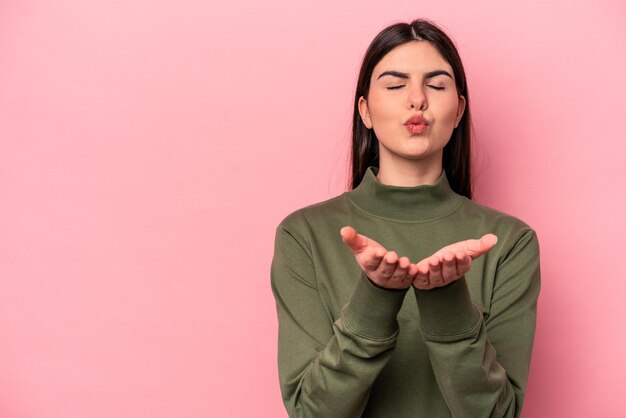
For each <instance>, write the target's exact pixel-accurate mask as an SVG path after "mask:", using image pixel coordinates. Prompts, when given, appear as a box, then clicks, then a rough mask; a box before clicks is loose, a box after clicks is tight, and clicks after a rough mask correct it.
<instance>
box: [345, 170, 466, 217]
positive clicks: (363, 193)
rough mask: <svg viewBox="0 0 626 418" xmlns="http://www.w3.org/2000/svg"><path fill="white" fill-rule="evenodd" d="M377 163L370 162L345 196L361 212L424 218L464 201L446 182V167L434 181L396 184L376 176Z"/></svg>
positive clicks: (440, 212)
mask: <svg viewBox="0 0 626 418" xmlns="http://www.w3.org/2000/svg"><path fill="white" fill-rule="evenodd" d="M378 174H379V169H378V167H374V166H369V167H368V168H367V170H366V172H365V175H364V176H363V179H362V180H361V182H360V183H359V185H358V186H357V187H356V188H355V189H353V190H352V191H350V192H349V194H348V197H349V198H350V199H351V200H352V202H353V203H354V204H355V205H356V206H358V207H359V208H361V209H362V210H363V211H364V212H366V213H368V214H370V215H374V216H379V217H383V218H386V219H391V220H398V221H404V222H425V221H431V220H434V219H439V218H441V217H444V216H447V215H449V214H450V213H452V212H453V211H455V210H456V209H458V208H459V206H460V205H461V204H462V203H463V202H464V201H465V198H464V197H463V196H461V195H458V194H456V193H455V192H454V191H453V190H452V189H451V188H450V184H449V183H448V179H447V177H446V172H445V170H442V171H441V173H440V176H439V177H438V178H437V179H436V180H435V182H434V183H433V184H421V185H418V186H396V185H388V184H384V183H382V182H380V181H378V179H377V175H378Z"/></svg>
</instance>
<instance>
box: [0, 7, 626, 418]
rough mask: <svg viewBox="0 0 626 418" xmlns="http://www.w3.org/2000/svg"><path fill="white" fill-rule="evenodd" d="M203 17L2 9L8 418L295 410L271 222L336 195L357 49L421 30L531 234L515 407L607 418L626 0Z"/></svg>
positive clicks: (506, 203)
mask: <svg viewBox="0 0 626 418" xmlns="http://www.w3.org/2000/svg"><path fill="white" fill-rule="evenodd" d="M211 3H212V2H207V1H199V0H198V1H187V2H183V3H174V2H171V1H154V0H150V1H148V0H127V1H124V2H83V1H79V0H75V1H68V0H55V1H42V0H31V1H18V0H3V2H2V4H1V5H0V295H1V297H2V301H1V302H0V416H2V417H9V418H35V417H36V418H40V417H45V418H73V417H91V418H99V417H148V416H149V417H153V418H161V417H207V416H208V417H252V416H254V417H286V413H285V412H284V409H283V406H282V403H281V398H280V393H279V389H278V379H277V369H276V337H277V323H276V312H275V305H274V300H273V297H272V294H271V291H270V284H269V266H270V262H271V256H272V251H273V238H274V231H275V227H276V225H277V223H278V222H279V221H280V220H281V219H282V218H283V217H284V216H285V215H286V214H287V213H289V212H291V211H293V210H295V209H297V208H299V207H302V206H304V205H307V204H310V203H314V202H317V201H320V200H324V199H327V198H329V197H332V196H335V195H337V194H339V193H342V192H343V191H344V190H345V189H344V188H343V186H344V184H345V178H346V177H345V174H346V161H347V153H348V134H349V129H350V120H351V106H352V95H353V89H354V85H355V83H356V76H357V72H358V68H359V64H360V59H361V57H362V55H363V53H364V52H365V49H366V48H367V45H368V44H369V42H370V41H371V39H372V38H373V37H374V36H375V34H376V33H378V31H380V30H381V29H382V28H383V27H385V26H387V25H389V24H391V23H395V22H398V21H410V20H411V19H413V18H416V17H428V18H431V19H433V20H435V21H436V22H438V23H440V24H441V25H442V26H443V27H444V28H445V29H446V30H447V31H448V33H449V34H450V35H451V36H452V37H453V38H454V39H455V41H456V43H457V45H458V47H459V50H460V53H461V56H462V58H463V60H464V64H465V67H466V72H467V76H468V79H469V91H470V98H471V101H472V111H473V117H474V127H475V131H476V134H477V136H476V146H475V148H474V149H475V152H476V154H477V160H476V166H475V167H476V172H477V174H478V176H479V177H478V182H477V184H476V189H477V200H478V201H479V202H481V203H483V204H487V205H489V206H492V207H495V208H498V209H500V210H503V211H505V212H508V213H510V214H513V215H515V216H518V217H520V218H521V219H523V220H525V221H526V222H528V223H529V224H530V225H532V226H533V227H534V228H535V229H536V230H537V232H538V236H539V239H540V245H541V252H542V253H541V254H542V266H541V267H542V273H543V274H542V276H543V288H542V293H541V296H540V300H539V320H538V328H537V335H536V343H535V349H534V353H533V359H532V368H531V375H530V381H529V390H528V394H527V401H526V407H525V413H524V417H525V418H543V417H568V418H570V417H585V418H586V417H617V416H624V415H623V407H622V406H621V402H619V401H622V400H623V395H624V393H626V385H625V383H624V375H626V363H625V362H624V360H623V358H624V353H626V326H624V319H626V303H625V302H624V300H625V295H626V284H625V283H626V278H625V277H624V274H623V273H622V272H621V270H622V268H623V265H624V263H623V261H624V260H625V259H626V257H625V255H626V254H624V253H625V251H626V250H625V248H624V245H623V238H624V236H625V235H626V221H625V219H624V218H625V216H624V214H625V213H626V203H625V196H624V189H625V187H624V184H623V181H624V179H625V178H626V168H625V165H626V161H625V158H624V153H625V152H626V146H625V145H624V142H625V140H626V137H625V136H624V130H623V128H622V129H619V128H621V127H622V126H623V123H624V116H623V113H624V94H625V93H626V82H625V78H624V74H626V45H625V43H626V42H625V40H626V30H625V29H624V25H623V19H624V17H625V16H626V13H625V12H626V7H625V6H624V3H623V2H622V1H617V0H616V1H601V2H595V3H594V4H593V5H592V2H582V1H570V2H567V3H562V2H558V3H557V2H545V1H543V0H529V1H525V2H523V3H522V2H511V3H510V4H506V2H505V3H502V2H491V1H478V2H469V3H467V2H460V1H459V2H452V1H446V0H440V1H436V2H415V1H396V2H388V1H378V2H370V3H369V4H366V3H364V2H361V1H356V0H351V1H343V2H335V1H326V2H323V3H321V4H320V3H318V2H308V3H307V4H299V2H296V3H298V4H294V2H290V1H281V2H278V1H274V2H270V3H266V2H256V1H251V0H246V1H241V0H239V1H236V2H229V3H227V2H222V3H221V4H219V5H214V4H211ZM618 402H619V403H618ZM620 414H622V415H620Z"/></svg>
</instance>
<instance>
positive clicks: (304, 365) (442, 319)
mask: <svg viewBox="0 0 626 418" xmlns="http://www.w3.org/2000/svg"><path fill="white" fill-rule="evenodd" d="M377 173H378V168H377V167H374V166H370V167H369V168H368V169H367V172H366V174H365V176H364V178H363V180H362V181H361V183H360V184H359V186H358V187H356V188H355V189H354V190H351V191H348V192H345V193H343V194H341V195H339V196H336V197H334V198H332V199H329V200H326V201H323V202H320V203H316V204H312V205H309V206H306V207H304V208H301V209H298V210H296V211H294V212H292V213H290V214H289V215H287V216H286V217H285V218H284V219H283V220H282V221H281V222H280V224H279V225H278V227H277V228H276V237H275V243H274V255H273V259H272V263H271V288H272V292H273V295H274V298H275V300H276V309H277V314H278V373H279V380H280V389H281V392H282V398H283V402H284V404H285V407H286V409H287V411H288V413H289V416H290V417H292V418H293V417H307V418H315V417H323V418H344V417H346V418H347V417H375V418H404V417H406V418H409V417H410V418H418V417H424V418H439V417H468V418H482V417H518V416H519V415H520V413H521V410H522V404H523V402H524V395H525V393H526V383H527V379H528V370H529V365H530V358H531V351H532V346H533V339H534V333H535V320H536V309H537V298H538V295H539V290H540V269H539V243H538V240H537V235H536V233H535V231H534V230H533V229H532V228H531V227H529V226H528V225H527V224H526V223H525V222H523V221H521V220H520V219H518V218H516V217H513V216H511V215H508V214H505V213H503V212H500V211H497V210H495V209H492V208H489V207H486V206H484V205H480V204H478V203H476V202H474V201H472V200H470V199H468V198H466V197H464V196H461V195H458V194H456V193H455V192H454V191H452V189H451V188H450V185H449V183H448V180H447V177H446V173H445V170H444V171H442V173H441V175H440V177H439V179H438V180H437V183H436V184H434V185H421V186H415V187H400V186H391V185H385V184H382V183H380V182H378V180H377V178H376V174H377ZM346 225H348V226H352V227H353V228H355V229H356V231H357V232H358V233H360V234H363V235H366V236H368V237H370V238H372V239H374V240H376V241H378V242H379V243H380V244H381V245H383V246H384V247H385V248H386V249H387V250H388V251H392V250H393V251H395V252H396V253H397V254H398V256H399V257H402V256H406V257H408V258H409V260H410V261H411V262H412V263H417V262H418V261H420V260H422V259H424V258H426V257H428V256H430V255H432V254H433V253H435V252H436V251H437V250H439V249H440V248H442V247H444V246H446V245H448V244H452V243H454V242H457V241H461V240H466V239H470V238H474V239H475V238H480V237H481V236H482V235H484V234H486V233H493V234H495V235H497V237H498V242H497V244H496V246H495V247H494V248H493V249H492V250H491V251H489V252H488V253H487V254H485V255H483V256H481V257H479V258H477V259H475V260H474V261H473V262H472V267H471V270H470V271H469V272H467V273H466V274H465V275H464V276H463V277H461V278H460V279H458V280H456V281H454V282H453V283H451V284H449V285H447V286H444V287H440V288H435V289H432V290H419V289H416V288H414V287H410V288H409V289H408V290H395V289H384V288H380V287H377V286H375V285H374V284H373V283H372V282H371V281H370V280H369V279H368V278H367V276H365V274H364V273H363V271H362V270H361V268H360V267H359V266H358V264H357V262H356V260H355V258H354V255H353V254H352V253H351V251H350V249H349V248H348V246H347V245H346V244H345V243H344V242H343V241H342V239H341V235H340V234H339V231H340V229H341V228H342V227H344V226H346Z"/></svg>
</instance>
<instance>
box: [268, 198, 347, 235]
mask: <svg viewBox="0 0 626 418" xmlns="http://www.w3.org/2000/svg"><path fill="white" fill-rule="evenodd" d="M346 193H347V192H344V193H342V194H340V195H338V196H335V197H332V198H330V199H326V200H323V201H320V202H316V203H312V204H310V205H307V206H304V207H301V208H298V209H296V210H293V211H291V212H289V213H288V214H287V215H285V216H284V217H283V219H282V220H281V221H280V222H279V224H278V227H283V228H286V229H288V230H290V231H291V230H293V231H301V230H303V229H307V228H309V227H310V226H311V225H315V224H316V223H318V222H323V221H324V220H328V219H329V218H330V217H336V216H341V213H342V212H345V210H346V196H345V195H346Z"/></svg>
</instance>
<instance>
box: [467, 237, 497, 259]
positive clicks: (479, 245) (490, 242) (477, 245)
mask: <svg viewBox="0 0 626 418" xmlns="http://www.w3.org/2000/svg"><path fill="white" fill-rule="evenodd" d="M497 242H498V237H497V236H496V235H494V234H485V235H483V236H482V237H480V239H468V240H466V241H465V252H466V253H467V254H469V256H470V257H472V258H473V259H476V258H478V257H480V256H481V255H483V254H485V253H486V252H487V251H489V250H491V249H492V248H493V247H494V246H495V245H496V243H497Z"/></svg>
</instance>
